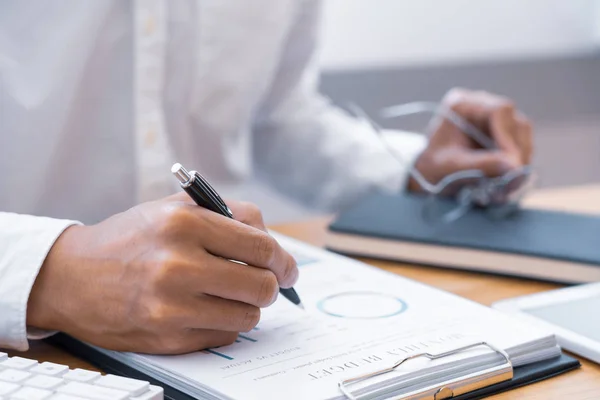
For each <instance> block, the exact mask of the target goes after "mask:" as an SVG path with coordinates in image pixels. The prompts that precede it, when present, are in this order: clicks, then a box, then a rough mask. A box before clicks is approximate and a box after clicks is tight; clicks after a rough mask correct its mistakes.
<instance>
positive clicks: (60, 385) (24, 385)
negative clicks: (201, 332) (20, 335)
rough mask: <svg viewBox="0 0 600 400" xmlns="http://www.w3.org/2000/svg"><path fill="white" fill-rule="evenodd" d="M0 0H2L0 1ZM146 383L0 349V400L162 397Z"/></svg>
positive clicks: (161, 399)
mask: <svg viewBox="0 0 600 400" xmlns="http://www.w3.org/2000/svg"><path fill="white" fill-rule="evenodd" d="M0 2H1V0H0ZM164 398H165V397H164V391H163V389H162V388H160V387H157V386H153V385H150V383H149V382H146V381H143V380H139V379H131V378H125V377H120V376H117V375H105V376H103V375H102V374H101V373H99V372H96V371H90V370H85V369H80V368H77V369H74V370H69V367H68V366H66V365H61V364H55V363H51V362H43V363H38V361H36V360H30V359H27V358H22V357H13V358H10V357H8V356H7V354H6V353H1V352H0V400H164Z"/></svg>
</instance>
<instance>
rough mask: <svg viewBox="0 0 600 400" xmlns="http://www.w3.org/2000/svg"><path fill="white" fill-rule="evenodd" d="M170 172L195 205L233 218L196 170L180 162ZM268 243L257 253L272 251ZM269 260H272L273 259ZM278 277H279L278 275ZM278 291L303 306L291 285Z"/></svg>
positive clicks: (262, 225) (294, 267) (221, 200)
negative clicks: (187, 168)
mask: <svg viewBox="0 0 600 400" xmlns="http://www.w3.org/2000/svg"><path fill="white" fill-rule="evenodd" d="M171 172H172V173H173V174H174V175H175V176H176V177H177V179H178V180H179V182H180V184H181V187H182V188H183V190H185V191H186V193H187V194H188V195H189V196H190V197H191V198H192V200H194V202H195V203H196V204H197V205H199V206H200V207H203V208H206V209H208V210H210V211H213V212H215V213H218V214H220V215H222V216H225V217H227V218H232V219H233V218H234V215H233V213H232V211H231V209H230V208H229V207H228V206H227V204H225V202H224V201H223V199H222V198H221V196H219V194H218V193H217V192H216V191H215V190H214V189H213V187H212V186H211V185H210V184H209V183H208V181H207V180H206V179H204V177H203V176H202V175H200V174H199V173H198V172H196V171H191V172H188V171H187V170H186V169H185V168H183V166H182V165H181V164H175V165H173V168H172V169H171ZM258 214H259V215H260V212H258ZM241 222H243V221H241ZM259 223H260V225H261V228H262V230H265V231H266V229H265V228H264V224H263V223H262V217H260V222H259ZM268 243H269V242H268V241H265V242H264V246H262V245H261V246H259V247H258V248H257V250H256V251H257V252H259V253H262V252H266V253H269V254H270V253H272V251H271V249H270V246H271V245H270V244H268ZM271 261H272V262H273V261H274V260H271ZM289 270H290V271H292V272H291V273H295V274H296V277H294V279H293V280H294V281H295V280H296V279H297V273H298V270H297V268H296V266H295V265H294V266H293V267H290V268H289ZM278 278H281V277H279V276H278ZM283 278H284V279H286V278H289V277H287V276H284V277H283ZM280 282H281V281H280ZM279 292H280V293H281V294H282V295H283V296H284V297H285V298H286V299H288V300H289V301H291V302H292V303H293V304H295V305H297V306H298V307H300V308H304V307H303V306H302V302H301V300H300V297H299V296H298V294H297V293H296V291H295V290H294V288H293V287H288V288H286V287H280V289H279Z"/></svg>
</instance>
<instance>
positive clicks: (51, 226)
mask: <svg viewBox="0 0 600 400" xmlns="http://www.w3.org/2000/svg"><path fill="white" fill-rule="evenodd" d="M75 224H80V223H79V222H76V221H68V220H59V219H52V218H45V217H35V216H30V215H20V214H13V213H5V212H0V316H1V317H0V348H2V347H4V348H12V349H15V350H21V351H25V350H27V349H28V348H29V344H28V336H29V338H32V339H33V338H41V337H44V336H48V335H49V334H51V332H43V331H39V330H33V329H30V330H29V332H28V329H27V326H26V321H27V302H28V300H29V295H30V293H31V288H32V287H33V283H34V282H35V279H36V277H37V275H38V272H39V270H40V267H41V266H42V264H43V262H44V260H45V258H46V256H47V254H48V252H49V251H50V248H51V247H52V245H53V244H54V242H55V241H56V239H57V238H58V237H59V236H60V235H61V234H62V232H63V231H64V230H65V229H66V228H68V227H69V226H71V225H75Z"/></svg>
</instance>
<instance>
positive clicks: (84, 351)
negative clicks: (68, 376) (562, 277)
mask: <svg viewBox="0 0 600 400" xmlns="http://www.w3.org/2000/svg"><path fill="white" fill-rule="evenodd" d="M46 341H48V342H49V343H50V344H53V345H55V346H59V347H62V348H63V349H65V350H67V351H69V352H71V353H73V354H75V355H76V356H78V357H81V358H83V359H85V360H87V361H88V362H90V363H91V364H93V365H95V366H96V367H98V368H99V369H101V370H103V371H105V372H107V373H111V374H115V375H121V376H126V377H130V378H134V379H141V380H145V381H149V382H150V383H151V384H153V385H157V386H161V387H162V388H163V389H164V390H165V399H167V400H194V397H191V396H188V395H186V394H184V393H182V392H180V391H179V390H177V389H174V388H172V387H169V386H166V385H165V384H163V383H161V382H160V381H158V380H156V379H154V378H152V377H150V376H148V375H146V374H144V373H143V372H140V371H138V370H136V369H134V368H131V367H129V366H127V365H124V364H122V363H121V362H119V361H117V360H115V359H113V358H111V357H108V356H106V355H105V354H103V353H101V352H98V351H97V350H95V349H93V348H92V347H89V346H87V345H84V344H82V343H81V342H79V341H78V340H75V339H73V338H71V337H69V336H67V335H65V334H58V335H55V336H52V337H50V338H48V339H46ZM580 366H581V363H580V362H579V361H578V360H577V359H575V358H573V357H570V356H567V355H565V354H562V355H561V356H560V357H556V358H553V359H550V360H547V361H541V362H537V363H534V364H530V365H526V366H522V367H517V368H515V371H514V376H513V379H511V380H510V381H505V382H501V383H498V384H495V385H492V386H488V387H486V388H482V389H479V390H477V391H474V392H470V393H466V394H464V395H461V396H457V397H453V400H476V399H481V398H484V397H487V396H491V395H493V394H498V393H502V392H505V391H508V390H512V389H515V388H518V387H521V386H525V385H528V384H530V383H534V382H539V381H542V380H544V379H548V378H551V377H554V376H557V375H560V374H562V373H565V372H568V371H571V370H574V369H577V368H579V367H580Z"/></svg>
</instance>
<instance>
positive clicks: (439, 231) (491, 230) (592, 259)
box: [329, 194, 600, 267]
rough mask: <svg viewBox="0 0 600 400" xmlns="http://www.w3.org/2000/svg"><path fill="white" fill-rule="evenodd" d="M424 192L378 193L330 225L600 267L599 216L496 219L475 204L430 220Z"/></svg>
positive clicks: (543, 214) (526, 212) (533, 213)
mask: <svg viewBox="0 0 600 400" xmlns="http://www.w3.org/2000/svg"><path fill="white" fill-rule="evenodd" d="M424 202H425V198H424V197H422V196H419V195H414V194H400V195H374V196H371V197H368V198H366V199H365V200H364V201H362V202H360V203H358V204H356V205H355V206H353V207H350V208H348V209H347V210H346V211H344V212H343V213H341V214H340V215H339V216H338V218H337V219H336V220H335V221H334V222H333V223H332V224H331V225H330V226H329V229H330V231H332V232H338V233H344V234H353V235H359V236H368V237H375V238H381V239H391V240H400V241H406V242H415V243H424V244H432V245H441V246H448V247H461V248H471V249H476V250H485V251H494V252H499V253H511V254H520V255H525V256H533V257H540V258H550V259H558V260H564V261H568V262H574V263H584V264H594V265H598V266H599V267H600V246H598V238H599V237H600V217H597V216H593V215H583V214H570V213H563V212H554V211H543V210H531V209H521V210H519V211H517V212H515V213H514V214H512V215H510V216H508V217H506V218H504V219H493V218H491V217H490V216H489V215H487V214H486V213H485V212H484V211H483V210H482V209H474V210H471V211H470V212H469V213H467V214H466V215H464V216H463V217H462V218H460V219H458V220H456V221H454V222H451V223H443V222H439V223H433V222H427V221H426V220H425V219H424V217H423V212H422V210H423V204H424Z"/></svg>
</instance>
